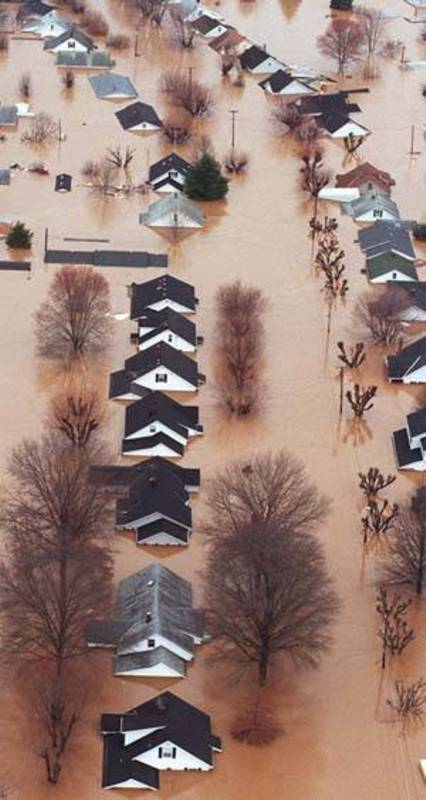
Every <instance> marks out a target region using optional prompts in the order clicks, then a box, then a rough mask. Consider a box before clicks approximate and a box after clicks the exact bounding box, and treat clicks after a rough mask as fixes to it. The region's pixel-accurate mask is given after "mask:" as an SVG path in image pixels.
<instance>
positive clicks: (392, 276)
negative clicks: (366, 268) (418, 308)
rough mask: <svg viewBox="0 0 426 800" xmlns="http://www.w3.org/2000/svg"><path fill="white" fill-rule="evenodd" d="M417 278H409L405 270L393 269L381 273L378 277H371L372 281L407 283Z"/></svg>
mask: <svg viewBox="0 0 426 800" xmlns="http://www.w3.org/2000/svg"><path fill="white" fill-rule="evenodd" d="M415 280H416V279H415V278H409V277H408V275H404V273H403V272H399V271H398V270H392V272H385V274H384V275H379V277H378V278H370V283H388V282H390V281H404V282H405V283H410V282H411V283H412V282H413V281H415Z"/></svg>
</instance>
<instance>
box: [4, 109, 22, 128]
mask: <svg viewBox="0 0 426 800" xmlns="http://www.w3.org/2000/svg"><path fill="white" fill-rule="evenodd" d="M17 124H18V107H17V106H16V105H15V106H4V105H0V128H14V127H16V125H17Z"/></svg>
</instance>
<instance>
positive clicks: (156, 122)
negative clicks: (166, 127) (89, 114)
mask: <svg viewBox="0 0 426 800" xmlns="http://www.w3.org/2000/svg"><path fill="white" fill-rule="evenodd" d="M115 116H116V117H117V119H118V121H119V123H120V125H121V127H122V128H124V130H126V131H127V130H129V129H131V128H135V127H136V126H138V125H142V124H143V123H146V124H148V125H153V126H155V127H158V128H161V126H162V124H163V123H162V122H161V119H160V118H159V116H158V114H157V112H156V111H155V109H154V108H153V106H149V105H147V103H141V102H140V100H138V101H137V102H136V103H132V104H131V105H130V106H126V108H122V109H121V110H120V111H116V112H115Z"/></svg>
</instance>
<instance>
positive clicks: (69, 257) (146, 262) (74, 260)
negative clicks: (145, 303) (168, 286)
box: [44, 250, 168, 267]
mask: <svg viewBox="0 0 426 800" xmlns="http://www.w3.org/2000/svg"><path fill="white" fill-rule="evenodd" d="M44 260H45V262H46V264H92V265H93V266H94V267H167V265H168V256H167V255H163V254H158V255H157V254H155V253H147V252H145V251H143V250H142V251H140V250H136V251H134V250H46V253H45V256H44Z"/></svg>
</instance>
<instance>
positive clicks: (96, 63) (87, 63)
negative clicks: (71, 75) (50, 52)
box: [56, 50, 115, 70]
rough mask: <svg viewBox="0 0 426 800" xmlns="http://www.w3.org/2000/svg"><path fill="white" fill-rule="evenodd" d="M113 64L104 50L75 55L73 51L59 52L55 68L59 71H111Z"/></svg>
mask: <svg viewBox="0 0 426 800" xmlns="http://www.w3.org/2000/svg"><path fill="white" fill-rule="evenodd" d="M114 64H115V62H114V61H113V59H112V58H111V55H110V53H108V52H107V51H106V50H90V51H89V52H87V53H85V52H80V53H76V52H75V50H64V51H60V52H59V53H58V54H57V56H56V66H57V67H59V68H60V69H106V70H109V69H112V67H113V66H114Z"/></svg>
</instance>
